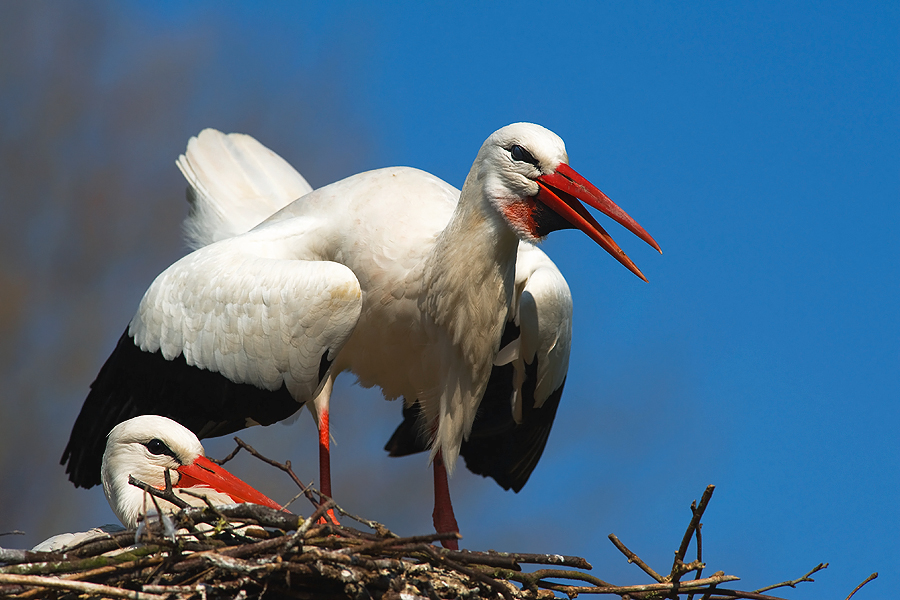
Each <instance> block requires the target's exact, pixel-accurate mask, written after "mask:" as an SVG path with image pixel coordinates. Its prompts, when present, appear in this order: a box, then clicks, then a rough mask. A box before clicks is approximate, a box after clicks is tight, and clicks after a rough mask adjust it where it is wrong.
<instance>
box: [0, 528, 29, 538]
mask: <svg viewBox="0 0 900 600" xmlns="http://www.w3.org/2000/svg"><path fill="white" fill-rule="evenodd" d="M4 535H25V532H24V531H19V530H18V529H13V530H12V531H3V532H0V537H3V536H4Z"/></svg>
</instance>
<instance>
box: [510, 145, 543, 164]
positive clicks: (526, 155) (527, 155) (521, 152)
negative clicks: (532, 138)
mask: <svg viewBox="0 0 900 600" xmlns="http://www.w3.org/2000/svg"><path fill="white" fill-rule="evenodd" d="M509 153H510V154H511V155H512V157H513V160H518V161H520V162H527V163H529V164H532V165H534V166H538V161H537V159H536V158H535V157H533V156H532V155H531V152H529V151H528V150H526V149H525V148H523V147H522V146H520V145H518V144H516V145H515V146H513V147H512V148H510V149H509Z"/></svg>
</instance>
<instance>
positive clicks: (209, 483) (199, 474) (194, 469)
mask: <svg viewBox="0 0 900 600" xmlns="http://www.w3.org/2000/svg"><path fill="white" fill-rule="evenodd" d="M177 471H178V472H179V473H181V479H179V480H178V483H177V484H175V485H174V487H177V488H190V487H195V486H205V487H210V488H212V489H214V490H217V491H219V492H222V493H224V494H228V495H229V496H231V499H232V500H234V501H235V502H250V503H252V504H261V505H262V506H268V507H269V508H274V509H277V510H282V508H281V506H280V505H279V504H278V503H277V502H275V501H274V500H272V499H271V498H269V497H268V496H266V495H265V494H263V493H262V492H260V491H259V490H256V489H255V488H253V487H251V486H250V484H248V483H246V482H245V481H243V480H241V479H238V478H237V477H235V476H234V475H232V474H231V473H229V472H228V471H226V470H225V469H223V468H222V467H220V466H219V465H217V464H216V463H214V462H213V461H211V460H209V459H208V458H206V457H205V456H198V457H197V459H196V460H195V461H194V462H193V463H191V464H189V465H182V466H180V467H178V469H177Z"/></svg>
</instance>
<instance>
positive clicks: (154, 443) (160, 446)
mask: <svg viewBox="0 0 900 600" xmlns="http://www.w3.org/2000/svg"><path fill="white" fill-rule="evenodd" d="M144 446H146V447H147V450H149V451H150V454H168V455H169V456H175V453H174V452H172V449H171V448H169V447H168V446H166V443H165V442H164V441H162V440H161V439H159V438H153V439H152V440H150V441H149V442H147V443H146V444H144Z"/></svg>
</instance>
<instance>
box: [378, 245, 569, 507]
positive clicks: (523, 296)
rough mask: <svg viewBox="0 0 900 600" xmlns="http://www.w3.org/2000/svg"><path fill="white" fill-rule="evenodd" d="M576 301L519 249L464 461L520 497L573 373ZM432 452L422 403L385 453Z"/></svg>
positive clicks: (540, 261)
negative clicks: (508, 304) (506, 316)
mask: <svg viewBox="0 0 900 600" xmlns="http://www.w3.org/2000/svg"><path fill="white" fill-rule="evenodd" d="M571 340H572V295H571V293H570V292H569V286H568V285H567V284H566V280H565V279H564V278H563V276H562V274H561V273H560V272H559V269H557V267H556V265H555V264H554V263H553V261H551V260H550V258H549V257H548V256H547V255H546V254H544V253H543V252H542V251H541V250H539V249H538V248H537V247H535V246H534V245H532V244H527V243H520V244H519V253H518V258H517V262H516V293H515V296H514V304H513V306H512V310H511V311H510V320H509V321H508V322H507V324H506V328H505V330H504V332H503V337H502V339H501V342H500V351H499V352H498V354H497V357H496V358H495V360H494V368H493V370H492V372H491V378H490V381H489V382H488V387H487V391H486V392H485V395H484V397H483V398H482V400H481V404H480V405H479V407H478V415H477V416H476V418H475V423H474V425H473V426H472V431H471V433H470V434H469V437H468V439H467V440H465V441H464V442H463V444H462V448H461V450H460V454H461V455H462V456H463V458H464V459H465V461H466V467H468V469H469V470H470V471H472V472H473V473H476V474H479V475H484V476H486V477H488V476H489V477H493V478H494V479H495V480H496V481H497V483H498V484H500V485H501V486H502V487H503V488H504V489H507V490H508V489H513V490H514V491H516V492H518V491H519V490H521V489H522V487H523V486H524V485H525V483H526V482H527V481H528V478H529V477H530V476H531V472H532V471H533V470H534V468H535V466H537V463H538V461H539V460H540V458H541V454H542V453H543V451H544V446H545V445H546V443H547V438H548V436H549V435H550V429H551V428H552V427H553V419H554V418H555V417H556V410H557V408H558V406H559V401H560V398H561V397H562V390H563V385H564V384H565V380H566V373H567V372H568V369H569V350H570V348H571ZM426 449H427V436H426V435H424V432H423V431H422V428H421V425H420V418H419V407H418V404H413V405H412V406H409V407H404V409H403V422H402V423H401V424H400V426H399V427H397V430H396V431H395V432H394V434H393V436H392V437H391V439H390V440H389V441H388V443H387V445H386V446H385V450H387V451H388V452H389V453H390V454H391V456H404V455H407V454H412V453H415V452H422V451H424V450H426Z"/></svg>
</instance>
